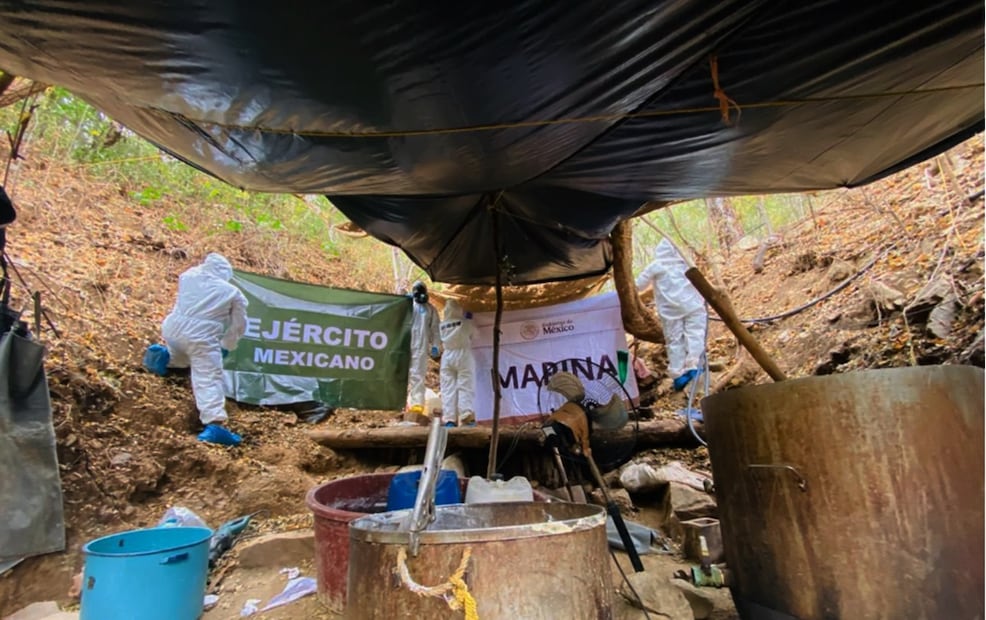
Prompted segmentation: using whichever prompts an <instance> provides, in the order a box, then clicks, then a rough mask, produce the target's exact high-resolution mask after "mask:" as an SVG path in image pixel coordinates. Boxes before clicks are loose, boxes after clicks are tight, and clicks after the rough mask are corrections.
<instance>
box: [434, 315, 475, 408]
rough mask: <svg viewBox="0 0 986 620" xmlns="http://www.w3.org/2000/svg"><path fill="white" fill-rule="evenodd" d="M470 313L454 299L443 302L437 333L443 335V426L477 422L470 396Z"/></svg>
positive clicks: (472, 378) (472, 364) (472, 374)
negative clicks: (443, 306)
mask: <svg viewBox="0 0 986 620" xmlns="http://www.w3.org/2000/svg"><path fill="white" fill-rule="evenodd" d="M475 329H476V328H475V326H473V323H472V313H470V312H463V311H462V306H460V305H459V304H458V302H456V301H455V300H454V299H450V300H448V301H447V302H445V312H444V315H443V317H442V323H441V325H439V326H438V331H439V332H440V333H441V336H442V346H443V347H444V349H445V352H444V353H443V354H442V366H441V375H440V378H441V389H442V422H444V423H445V426H456V425H458V426H471V425H473V424H475V423H476V414H475V409H473V397H474V395H475V391H476V383H475V381H476V360H475V358H473V354H472V336H473V333H475Z"/></svg>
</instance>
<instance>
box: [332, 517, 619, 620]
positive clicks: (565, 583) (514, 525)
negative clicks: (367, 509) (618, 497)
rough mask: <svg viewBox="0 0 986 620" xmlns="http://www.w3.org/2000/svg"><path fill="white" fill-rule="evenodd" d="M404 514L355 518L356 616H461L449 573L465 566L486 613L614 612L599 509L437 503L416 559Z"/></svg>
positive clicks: (535, 618) (358, 619) (535, 616)
mask: <svg viewBox="0 0 986 620" xmlns="http://www.w3.org/2000/svg"><path fill="white" fill-rule="evenodd" d="M406 514H407V512H406V511H396V512H391V513H383V514H377V515H368V516H366V517H362V518H360V519H357V520H355V521H353V522H352V523H351V524H350V530H349V531H350V551H349V588H348V595H347V603H346V615H345V617H346V618H347V619H348V620H375V619H377V620H394V619H397V618H413V619H415V620H419V619H421V618H462V617H463V612H462V611H453V610H452V609H451V608H450V606H449V603H448V602H447V600H450V601H456V600H457V599H456V597H455V590H453V588H452V583H454V582H455V580H454V579H451V578H452V577H453V576H454V575H455V573H456V571H457V569H459V567H460V566H461V565H464V567H465V570H464V573H463V577H462V579H463V582H464V583H465V586H466V590H467V592H468V595H469V596H470V597H472V599H473V600H475V603H476V612H477V614H478V617H479V618H482V619H483V620H515V619H517V618H524V619H525V620H539V619H544V620H548V619H555V618H579V619H582V618H585V619H589V618H593V619H595V618H599V619H604V618H612V608H611V600H610V598H611V596H612V592H613V588H612V581H611V578H610V566H609V555H608V551H607V542H606V513H605V511H604V510H603V509H602V508H601V507H599V506H592V505H587V504H569V503H563V502H559V503H540V502H531V503H527V502H522V503H521V502H518V503H504V504H456V505H451V506H437V507H436V508H435V514H436V518H435V522H434V523H433V524H432V525H431V526H430V527H429V528H428V529H427V530H426V531H424V532H422V533H421V534H420V547H419V552H418V555H417V556H416V557H412V556H410V555H409V554H408V553H407V548H408V534H407V533H406V532H400V531H398V524H399V523H400V522H401V520H402V518H403V517H404V516H405V515H406ZM422 588H427V590H425V591H422ZM415 591H417V592H420V593H416V592H415ZM466 617H468V616H466Z"/></svg>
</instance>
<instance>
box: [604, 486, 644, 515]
mask: <svg viewBox="0 0 986 620" xmlns="http://www.w3.org/2000/svg"><path fill="white" fill-rule="evenodd" d="M609 496H610V497H611V498H613V503H615V504H616V505H617V507H618V508H619V509H620V512H622V513H623V514H630V513H633V512H634V511H635V510H637V507H636V506H634V505H633V500H632V499H630V494H629V493H628V492H627V490H626V489H610V490H609Z"/></svg>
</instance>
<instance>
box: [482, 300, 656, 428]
mask: <svg viewBox="0 0 986 620" xmlns="http://www.w3.org/2000/svg"><path fill="white" fill-rule="evenodd" d="M493 318H494V313H492V312H480V313H477V314H476V315H475V316H474V318H473V320H474V321H475V325H476V327H477V332H478V333H477V334H476V336H475V337H474V338H473V347H472V348H473V354H474V355H475V357H476V402H475V407H476V419H477V420H478V421H479V422H484V421H489V420H491V419H492V418H493V385H492V381H491V377H492V372H491V369H492V368H493ZM500 332H501V335H500V386H501V395H502V400H501V401H500V420H501V421H502V422H505V423H507V424H510V423H519V422H521V421H523V419H525V418H527V417H529V416H531V415H535V414H538V413H541V412H539V411H538V384H539V382H540V381H541V378H542V377H543V376H544V375H545V373H546V371H550V370H551V369H552V368H556V369H557V370H566V371H568V372H571V373H574V374H575V375H577V376H579V377H580V378H582V379H588V380H592V379H595V378H596V376H597V375H598V373H599V372H600V369H603V370H606V371H610V372H613V373H614V374H615V373H616V364H617V358H616V351H617V350H618V349H626V347H627V343H626V333H625V332H624V331H623V320H622V318H621V317H620V300H619V298H617V296H616V293H605V294H603V295H598V296H596V297H590V298H588V299H581V300H579V301H573V302H569V303H566V304H559V305H556V306H545V307H542V308H530V309H526V310H514V311H511V312H504V313H503V319H502V323H501V325H500ZM624 388H626V391H627V393H628V394H629V395H630V398H634V399H635V398H637V396H638V393H637V382H636V378H635V377H634V374H633V368H632V367H631V368H629V369H628V373H627V379H626V384H625V385H624ZM546 396H547V394H542V395H541V399H542V404H544V401H546V400H547V398H546ZM510 418H514V420H511V419H510Z"/></svg>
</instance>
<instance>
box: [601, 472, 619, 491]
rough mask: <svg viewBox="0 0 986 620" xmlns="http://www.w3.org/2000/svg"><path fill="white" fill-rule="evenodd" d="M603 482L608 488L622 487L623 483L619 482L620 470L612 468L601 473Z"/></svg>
mask: <svg viewBox="0 0 986 620" xmlns="http://www.w3.org/2000/svg"><path fill="white" fill-rule="evenodd" d="M603 482H605V483H606V487H607V488H610V489H622V488H623V484H621V483H620V470H618V469H614V470H613V471H611V472H606V473H605V474H603Z"/></svg>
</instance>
